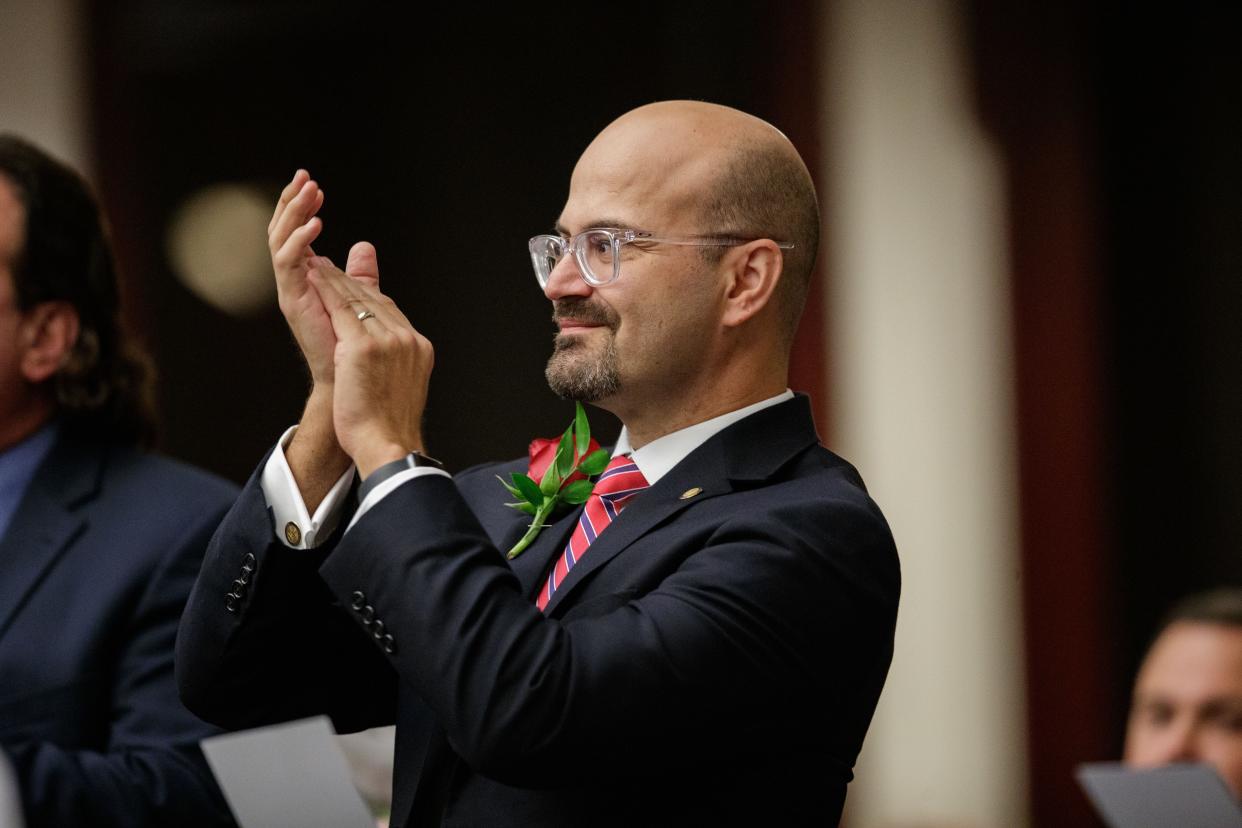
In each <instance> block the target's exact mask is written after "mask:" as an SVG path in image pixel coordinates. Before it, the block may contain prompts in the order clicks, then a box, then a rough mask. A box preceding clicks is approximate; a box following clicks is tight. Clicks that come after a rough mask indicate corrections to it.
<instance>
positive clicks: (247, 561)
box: [242, 552, 258, 568]
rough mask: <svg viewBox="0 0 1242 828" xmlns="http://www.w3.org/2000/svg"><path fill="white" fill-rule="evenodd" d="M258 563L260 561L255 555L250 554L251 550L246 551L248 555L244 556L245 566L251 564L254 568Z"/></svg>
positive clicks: (243, 563) (243, 562) (243, 564)
mask: <svg viewBox="0 0 1242 828" xmlns="http://www.w3.org/2000/svg"><path fill="white" fill-rule="evenodd" d="M256 563H258V561H257V560H255V557H254V555H252V554H250V553H249V552H247V553H246V557H244V558H242V566H243V567H247V566H249V567H252V568H253V567H254V565H255V564H256Z"/></svg>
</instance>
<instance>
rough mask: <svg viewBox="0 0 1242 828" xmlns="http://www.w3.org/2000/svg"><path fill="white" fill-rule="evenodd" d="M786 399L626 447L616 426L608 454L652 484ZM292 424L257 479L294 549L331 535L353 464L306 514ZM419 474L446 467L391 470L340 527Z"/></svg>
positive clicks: (789, 394)
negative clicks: (292, 451) (291, 455)
mask: <svg viewBox="0 0 1242 828" xmlns="http://www.w3.org/2000/svg"><path fill="white" fill-rule="evenodd" d="M789 399H793V391H790V390H789V389H788V388H786V389H785V391H784V392H783V393H780V394H777V395H776V396H775V397H769V398H767V399H766V400H761V401H759V402H757V403H752V404H751V405H747V406H744V407H742V408H738V409H736V410H734V411H730V412H728V413H727V414H721V415H720V416H719V417H712V418H711V419H710V420H704V421H703V422H701V423H695V424H694V425H692V426H686V427H685V428H683V429H680V430H678V431H674V432H672V433H669V434H665V435H664V436H663V437H660V438H659V439H656V440H652V441H651V442H650V443H648V444H647V445H645V446H643V447H642V448H639V449H631V448H630V435H629V431H627V430H626V429H625V427H624V426H622V428H621V435H620V436H619V437H618V438H617V445H616V447H615V448H614V449H613V451H612V455H613V457H616V456H617V455H619V454H628V455H630V458H631V459H632V460H633V461H634V463H635V464H636V465H637V466H638V470H639V471H641V472H642V473H643V477H645V478H647V483H648V484H649V485H652V486H654V485H655V484H656V481H658V480H659V479H660V478H661V477H663V476H664V475H666V474H668V473H669V471H671V470H672V468H673V467H674V466H676V465H677V464H678V463H680V462H681V461H682V460H684V459H685V458H686V456H687V455H689V454H690V452H692V451H694V450H695V449H696V448H698V447H699V446H701V445H702V444H703V443H705V442H707V440H708V439H709V438H711V437H712V436H714V435H715V434H716V433H717V432H719V431H721V430H723V429H725V428H727V427H728V426H731V425H733V424H734V423H736V422H737V421H739V420H742V419H744V418H746V417H749V416H750V415H751V414H754V413H756V412H758V411H762V410H763V409H765V408H768V407H770V406H773V405H777V404H778V403H783V402H785V401H786V400H789ZM296 428H297V426H294V427H292V428H290V429H288V430H287V431H286V432H285V433H284V434H283V435H281V438H280V441H279V442H278V443H277V444H276V448H275V450H274V451H272V454H271V456H270V457H268V460H267V465H265V466H264V467H263V477H262V478H261V485H262V488H263V496H264V497H265V498H267V505H268V507H269V508H270V509H271V510H272V517H273V519H274V521H275V526H276V537H277V538H278V539H279V540H280V542H281V543H283V544H284V545H285V546H289V547H292V548H294V549H313V548H314V547H316V546H318V545H319V543H320V542H321V541H322V540H323V539H324V538H327V537H328V536H329V535H331V534H332V530H333V529H335V528H336V525H337V524H338V523H339V522H340V520H341V512H342V510H343V509H344V506H345V497H346V495H348V493H349V489H350V485H351V484H352V483H353V480H354V474H355V473H356V470H355V468H354V467H353V466H350V467H349V469H348V470H347V471H346V472H345V473H344V474H343V475H341V477H340V479H339V480H337V481H336V483H335V484H333V486H332V488H331V489H330V490H329V491H328V494H327V496H326V497H324V499H323V502H322V503H320V504H319V507H318V508H317V509H315V514H313V515H312V514H310V513H309V512H308V511H307V509H306V503H305V502H304V501H303V500H302V493H301V491H300V490H299V489H298V485H297V482H296V481H295V480H294V479H293V472H292V471H290V470H289V461H288V460H286V459H285V446H287V445H289V440H290V439H292V438H293V432H294V430H295V429H296ZM425 474H442V475H445V476H446V477H447V476H448V472H446V471H444V470H442V469H437V468H435V467H428V466H420V467H418V468H413V469H405V470H403V471H400V472H398V473H397V474H394V475H393V476H392V477H390V478H388V479H387V480H385V481H384V482H383V483H380V484H379V485H378V486H376V487H375V488H374V489H372V490H371V492H370V493H369V494H368V495H367V496H366V498H365V499H364V500H363V501H362V503H360V504H359V505H358V511H357V512H355V513H354V517H353V520H351V521H350V524H349V526H347V527H346V528H345V531H347V532H348V531H349V529H350V528H352V527H353V525H354V524H355V523H357V522H358V520H359V518H361V517H362V516H363V515H364V514H366V513H367V511H368V510H370V509H371V508H372V507H373V506H374V505H375V504H376V503H379V502H380V501H381V500H383V499H384V498H385V497H387V496H388V494H389V492H391V491H393V490H394V489H396V488H397V487H398V486H400V485H402V484H403V483H405V482H406V481H407V480H412V479H413V478H415V477H420V476H422V475H425ZM496 496H497V497H502V496H503V492H502V491H501V490H500V488H499V487H497V491H496ZM289 524H293V526H295V527H296V528H297V530H298V531H297V532H296V533H294V532H288V531H286V529H285V527H287V526H288V525H289ZM291 536H296V537H298V542H297V543H291V542H290V537H291Z"/></svg>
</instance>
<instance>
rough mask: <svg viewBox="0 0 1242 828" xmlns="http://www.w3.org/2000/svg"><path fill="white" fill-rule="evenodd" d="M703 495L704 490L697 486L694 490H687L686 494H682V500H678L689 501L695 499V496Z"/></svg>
mask: <svg viewBox="0 0 1242 828" xmlns="http://www.w3.org/2000/svg"><path fill="white" fill-rule="evenodd" d="M702 493H703V490H702V489H700V488H699V487H698V486H695V487H694V488H692V489H686V490H685V491H684V492H682V493H681V497H680V498H678V499H679V500H689V499H690V498H692V497H694V496H695V495H700V494H702Z"/></svg>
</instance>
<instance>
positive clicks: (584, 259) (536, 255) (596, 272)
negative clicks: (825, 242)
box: [527, 227, 793, 288]
mask: <svg viewBox="0 0 1242 828" xmlns="http://www.w3.org/2000/svg"><path fill="white" fill-rule="evenodd" d="M751 241H755V240H754V239H738V238H733V237H729V236H698V237H693V238H689V237H680V238H670V237H668V236H653V235H652V234H651V233H648V232H646V231H643V230H614V229H611V228H607V227H593V228H591V229H589V230H583V231H582V232H581V233H579V234H578V235H576V236H570V237H569V238H567V239H566V238H562V237H561V236H552V235H543V236H535V237H534V238H533V239H531V240H530V243H529V244H528V245H527V247H529V249H530V261H531V264H532V265H534V268H535V278H536V279H538V280H539V287H541V288H546V287H547V286H548V279H549V278H551V276H552V269H553V268H555V267H556V265H557V264H558V263H559V262H560V261H561V259H563V258H565V256H566V255H567V254H568V253H570V252H571V251H572V252H573V255H574V260H575V261H576V262H577V263H578V273H579V274H581V276H582V280H583V281H584V282H586V283H587V284H588V285H591V286H592V287H601V286H603V285H607V284H611V283H613V282H615V281H617V277H618V276H620V275H621V248H622V247H624V246H626V245H630V244H636V245H638V247H639V249H642V247H643V245H646V244H653V245H654V244H676V245H684V246H688V247H736V246H738V245H740V244H746V243H748V242H751ZM776 246H777V247H779V248H781V249H782V250H792V249H793V244H792V243H791V242H776Z"/></svg>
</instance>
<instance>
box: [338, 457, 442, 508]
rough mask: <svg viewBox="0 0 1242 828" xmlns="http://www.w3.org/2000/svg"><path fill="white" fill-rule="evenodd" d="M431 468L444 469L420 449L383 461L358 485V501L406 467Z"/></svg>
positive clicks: (364, 498) (438, 462) (365, 497)
mask: <svg viewBox="0 0 1242 828" xmlns="http://www.w3.org/2000/svg"><path fill="white" fill-rule="evenodd" d="M419 468H433V469H441V470H443V469H444V464H443V463H441V462H440V461H439V460H437V459H436V458H434V457H428V456H427V455H425V454H423V453H422V452H421V451H411V452H410V453H409V454H407V455H406V456H405V457H402V458H401V459H399V460H393V461H392V462H391V463H385V464H384V465H382V466H380V467H379V468H378V469H376V470H375V471H373V472H371V473H370V474H368V475H367V479H366V480H363V481H362V483H360V484H359V485H358V502H359V503H361V502H362V501H364V500H366V499H367V495H369V494H370V493H371V491H372V490H373V489H374V488H375V487H376V486H378V485H379V484H381V483H383V482H384V481H385V480H387V479H388V478H390V477H392V476H394V475H396V474H399V473H400V472H403V471H405V470H406V469H419Z"/></svg>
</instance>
